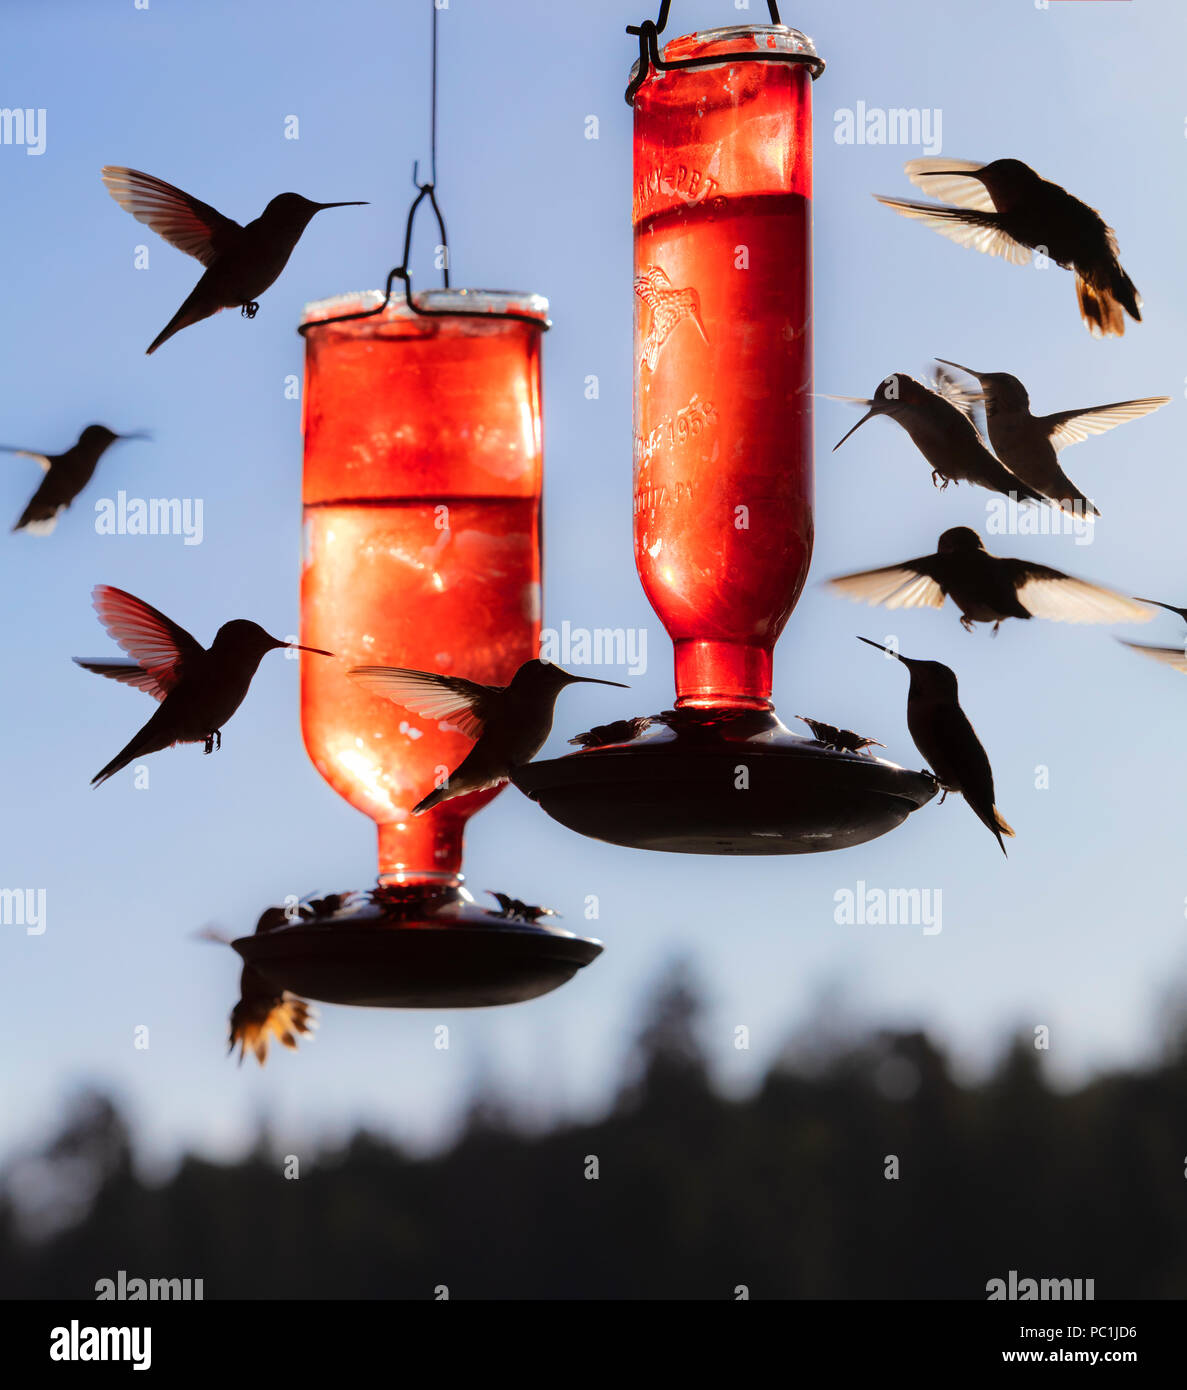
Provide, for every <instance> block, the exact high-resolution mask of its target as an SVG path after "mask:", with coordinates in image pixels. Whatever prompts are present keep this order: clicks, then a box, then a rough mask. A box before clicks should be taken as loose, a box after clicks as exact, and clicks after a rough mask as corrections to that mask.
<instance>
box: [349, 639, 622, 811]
mask: <svg viewBox="0 0 1187 1390" xmlns="http://www.w3.org/2000/svg"><path fill="white" fill-rule="evenodd" d="M346 674H347V675H348V676H352V677H353V678H354V679H355V680H357V681H358V682H359V683H360V684H361V685H364V686H366V687H367V689H368V690H373V691H374V692H375V693H376V694H377V695H384V696H386V697H387V698H388V699H389V700H394V701H395V703H396V704H397V705H403V706H404V708H405V709H409V710H411V711H412V712H413V714H419V715H420V716H421V717H422V718H424V719H436V720H439V721H441V722H443V723H448V724H452V725H453V726H454V727H455V728H457V729H459V730H460V731H461V732H462V733H463V734H465V735H466V737H467V738H472V739H476V740H477V742H476V743H475V744H474V747H473V748H471V749H470V751H469V753H468V754H467V755H466V757H465V758H464V759H463V760H462V762H461V763H460V764H459V765H458V766H457V767H456V768H455V769H454V770H453V772H451V773H450V774H449V776H448V778H446V780H445V781H444V782H443V783H442V784H441V786H439V787H437V788H436V790H435V791H431V792H430V793H429V794H428V796H426V797H425V798H424V800H423V801H420V802H418V803H417V805H415V806H414V807H413V808H412V814H413V815H414V816H419V815H421V814H422V813H423V812H425V811H428V810H431V809H432V807H434V806H436V805H438V804H439V803H440V802H442V801H448V800H449V799H450V798H451V797H454V796H463V795H465V793H466V792H477V791H484V790H485V789H486V788H487V787H497V786H498V785H499V783H500V782H506V781H507V779H508V778H509V777H510V775H511V772H512V770H513V769H514V768H517V767H521V766H522V765H523V764H524V763H530V762H531V760H532V759H533V758H534V757H535V756H536V754H537V753H538V752H539V751H540V749H541V748H543V747H544V742H545V740H546V739H547V738H548V735H549V733H550V732H551V730H552V716H553V712H554V708H555V705H556V697H557V696H558V695H559V694H560V692H561V691H562V690H563V689H564V688H565V686H566V685H574V684H576V683H577V682H581V683H582V684H586V685H613V686H616V687H617V688H618V689H619V690H627V689H629V687H628V686H625V685H622V684H621V683H620V682H618V681H601V680H595V679H594V678H593V677H592V676H571V675H570V674H569V673H568V671H562V670H561V668H560V667H559V666H554V665H553V664H552V663H551V662H549V661H525V662H524V663H523V665H522V666H521V667H520V668H519V670H518V671H516V673H515V675H514V676H512V678H511V684H510V685H479V684H478V683H477V682H476V681H468V680H464V679H463V678H462V677H461V676H439V675H436V674H434V673H433V672H431V671H409V670H407V669H406V668H405V667H403V666H352V667H351V669H350V670H349V671H348V672H347V673H346Z"/></svg>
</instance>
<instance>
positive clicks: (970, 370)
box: [936, 357, 985, 381]
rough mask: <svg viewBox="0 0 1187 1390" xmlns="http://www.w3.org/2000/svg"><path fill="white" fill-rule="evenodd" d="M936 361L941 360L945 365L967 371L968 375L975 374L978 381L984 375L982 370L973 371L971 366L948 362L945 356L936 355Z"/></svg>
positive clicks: (959, 370)
mask: <svg viewBox="0 0 1187 1390" xmlns="http://www.w3.org/2000/svg"><path fill="white" fill-rule="evenodd" d="M936 361H937V362H943V364H944V366H945V367H955V368H956V370H957V371H958V372H967V373H968V375H969V376H975V377H976V378H977V380H978V381H980V380H981V378H982V377H983V376H984V375H985V373H984V372H975V371H973V369H972V367H962V366H961V365H960V363H959V362H949V361H948V359H947V358H946V357H937V358H936Z"/></svg>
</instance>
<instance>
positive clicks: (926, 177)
mask: <svg viewBox="0 0 1187 1390" xmlns="http://www.w3.org/2000/svg"><path fill="white" fill-rule="evenodd" d="M984 167H985V165H984V164H982V163H980V162H979V161H978V160H975V159H946V158H945V157H944V156H943V155H929V156H926V157H924V158H922V159H908V160H907V162H906V164H904V165H903V173H904V174H906V176H907V177H908V178H909V179H910V180H911V182H912V183H913V184H914V185H915V187H916V188H920V189H922V190H923V192H924V193H926V194H927V195H928V196H929V197H931V198H936V199H937V200H938V201H939V202H941V203H952V204H954V205H955V206H956V207H958V208H971V209H972V210H973V211H974V212H995V211H996V206H995V204H994V201H993V199H992V198H991V197H990V196H989V189H988V188H986V187H985V185H984V184H983V183H982V182H981V180H980V179H977V178H969V177H968V176H967V175H964V174H961V173H958V172H957V171H958V170H960V169H967V170H968V171H969V174H975V173H976V172H977V171H978V170H979V169H984ZM932 170H935V171H936V172H935V173H932V172H931V171H932Z"/></svg>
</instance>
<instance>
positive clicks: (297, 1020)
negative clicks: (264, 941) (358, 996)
mask: <svg viewBox="0 0 1187 1390" xmlns="http://www.w3.org/2000/svg"><path fill="white" fill-rule="evenodd" d="M282 911H283V909H282ZM260 930H266V928H264V927H263V924H262V922H261V925H260V926H257V927H256V931H257V932H258V931H260ZM198 936H199V937H200V938H202V939H204V940H206V941H216V942H218V943H219V944H220V945H223V946H230V945H231V938H230V937H229V936H227V935H225V934H224V933H223V932H220V931H216V930H215V929H214V928H213V927H207V928H205V929H204V930H202V931H200V932H198ZM316 1027H317V1011H316V1009H314V1008H313V1007H312V1005H310V1004H307V1003H306V1002H305V1000H304V999H301V998H299V997H298V996H297V995H295V994H290V993H289V991H288V990H287V989H277V988H276V986H275V985H273V984H269V983H268V981H267V980H266V979H265V978H264V976H263V975H261V974H260V972H259V971H258V970H257V969H256V968H255V967H254V966H252V965H247V964H244V967H243V971H242V973H241V975H240V976H239V1001H238V1003H236V1005H235V1007H234V1008H233V1009H232V1010H231V1033H230V1045H229V1046H228V1048H227V1052H228V1054H229V1053H232V1052H234V1051H235V1047H236V1045H238V1047H239V1065H240V1066H242V1065H243V1059H244V1058H245V1057H246V1056H247V1054H248V1053H249V1052H250V1053H253V1054H254V1056H255V1059H256V1061H257V1062H259V1064H260V1066H263V1065H264V1063H265V1062H266V1061H267V1060H268V1044H269V1043H270V1042H271V1040H272V1039H273V1038H275V1039H276V1040H277V1042H279V1043H281V1044H282V1045H283V1046H285V1047H287V1048H288V1049H289V1050H290V1051H293V1052H295V1051H296V1049H297V1039H298V1038H306V1039H308V1040H309V1041H314V1037H313V1030H314V1029H315V1028H316Z"/></svg>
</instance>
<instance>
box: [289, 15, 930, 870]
mask: <svg viewBox="0 0 1187 1390" xmlns="http://www.w3.org/2000/svg"><path fill="white" fill-rule="evenodd" d="M669 8H670V0H664V3H663V7H662V9H661V11H660V16H659V20H658V22H652V21H646V22H644V23H643V24H642V25H640V26H638V27H633V28H631V29H630V30H628V32H629V33H632V34H635V35H637V37H638V39H639V61H638V62H637V63H636V65H635V67H634V69H633V71H632V74H631V81H630V86H629V87H628V89H627V94H626V96H627V101H628V103H630V104H631V105H632V106H633V107H634V179H633V190H634V196H633V203H634V244H635V280H634V297H635V332H634V361H635V393H634V417H635V431H634V435H635V443H634V536H635V564H636V568H637V570H638V573H639V577H640V579H641V580H642V583H643V588H644V590H645V592H646V594H647V597H648V600H649V601H650V603H651V606H652V607H653V608H654V610H655V612H656V614H657V615H658V616H659V618H660V620H661V621H662V622H663V624H664V627H665V628H666V629H667V631H668V634H669V636H670V637H671V638H672V642H673V645H674V648H675V667H676V691H677V698H676V702H675V709H674V710H671V711H667V712H665V713H664V714H662V715H658V716H652V717H650V718H644V719H635V720H627V721H622V723H621V725H619V726H609V727H608V729H607V730H605V731H594V734H600V735H602V736H601V737H598V738H592V737H591V736H588V735H587V736H582V739H583V741H584V742H586V743H587V745H589V744H592V745H593V746H586V747H584V748H583V749H582V750H581V751H580V752H577V753H573V754H570V755H569V756H567V757H563V758H558V759H552V760H548V761H544V762H538V763H530V764H528V765H527V766H526V767H524V768H521V769H520V770H519V771H518V772H517V774H516V776H515V781H516V784H517V785H518V786H519V787H520V789H521V790H523V791H524V792H526V793H527V794H528V795H529V796H531V797H532V798H533V799H534V800H536V801H538V802H539V803H540V805H541V806H543V807H544V809H545V810H546V811H547V812H548V813H549V815H551V816H553V817H554V818H555V819H556V820H558V821H560V822H561V823H562V824H564V825H566V826H568V827H569V828H571V829H573V830H576V831H579V832H580V833H582V834H585V835H590V836H593V837H594V838H596V839H601V840H606V841H609V842H611V843H613V844H620V845H629V846H633V847H636V848H640V849H655V850H674V851H682V852H686V853H694V854H802V853H810V852H813V851H817V850H827V849H839V848H843V847H846V846H849V845H857V844H861V843H862V842H864V841H866V840H870V839H873V838H875V837H876V836H878V835H881V834H884V833H885V832H886V831H888V830H891V829H893V828H894V827H895V826H897V825H899V824H901V822H902V821H903V820H905V819H906V817H907V815H908V814H909V813H910V812H911V811H913V810H916V809H917V808H918V807H919V806H921V805H923V804H924V803H925V802H926V801H928V800H930V798H931V797H932V796H933V795H934V794H935V783H934V782H933V781H931V779H929V778H927V777H925V776H923V775H922V774H919V773H914V772H909V771H906V770H904V769H903V768H901V767H897V766H896V765H894V764H893V763H889V762H886V761H884V760H882V759H880V758H875V757H872V756H869V755H868V754H863V753H853V752H846V751H841V750H837V749H833V748H829V747H828V746H826V745H825V744H823V743H821V742H819V741H813V740H809V739H804V738H798V737H795V736H794V735H792V734H791V733H790V732H789V730H788V729H787V728H786V727H785V726H784V725H783V724H782V722H781V721H780V720H779V719H778V718H777V717H776V715H775V712H774V707H773V705H772V701H771V687H772V655H773V651H774V647H775V643H776V641H777V639H778V637H779V635H780V633H781V632H782V630H783V627H784V625H785V623H786V622H787V619H788V617H789V615H790V614H791V611H792V609H793V608H794V607H795V604H796V601H797V599H798V598H799V595H800V591H801V590H802V588H803V585H804V581H805V579H806V577H807V573H808V566H809V563H810V561H811V558H812V538H813V530H812V503H813V497H812V487H813V467H812V390H813V379H812V284H811V198H812V81H813V79H814V78H815V77H817V76H819V74H820V73H821V71H823V68H824V64H823V62H822V61H821V60H820V58H818V57H817V55H816V52H815V50H814V48H813V46H812V42H811V40H810V39H808V38H806V37H805V36H804V35H803V34H801V33H798V32H797V31H796V30H794V29H790V28H787V27H786V26H784V25H782V24H781V23H780V22H779V14H778V8H777V6H776V4H775V3H774V0H769V8H770V11H771V20H772V23H771V25H769V26H768V25H756V26H745V27H732V28H725V29H715V30H710V31H706V32H701V33H694V34H687V35H684V36H683V37H681V38H677V39H674V40H672V41H671V42H670V43H668V44H667V45H666V46H665V47H664V49H663V51H662V54H661V52H660V48H659V43H658V35H659V34H660V33H661V32H662V30H663V28H664V26H665V24H666V22H667V18H668V11H669ZM310 640H313V638H311V639H310Z"/></svg>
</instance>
